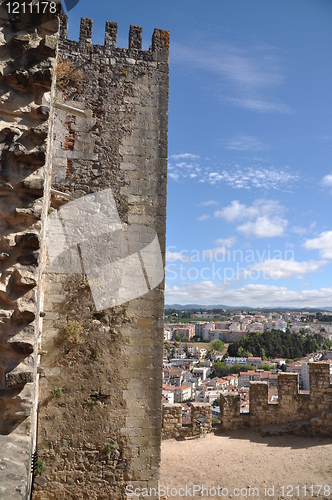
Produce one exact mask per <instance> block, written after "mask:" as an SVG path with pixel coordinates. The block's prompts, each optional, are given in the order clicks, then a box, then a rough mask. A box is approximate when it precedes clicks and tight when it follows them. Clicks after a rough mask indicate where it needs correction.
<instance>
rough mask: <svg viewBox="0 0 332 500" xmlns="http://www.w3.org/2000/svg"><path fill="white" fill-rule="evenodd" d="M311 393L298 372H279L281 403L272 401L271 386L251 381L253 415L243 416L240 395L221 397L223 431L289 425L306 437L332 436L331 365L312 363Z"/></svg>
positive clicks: (310, 371) (250, 411)
mask: <svg viewBox="0 0 332 500" xmlns="http://www.w3.org/2000/svg"><path fill="white" fill-rule="evenodd" d="M309 375H310V392H309V394H308V393H302V392H301V391H299V376H298V374H297V373H279V376H278V403H277V404H275V403H269V402H268V383H267V382H250V389H249V391H250V403H249V413H240V395H239V394H221V395H220V419H221V425H222V428H223V429H225V430H226V429H229V430H230V429H232V430H235V429H239V428H241V427H262V426H267V425H271V426H285V429H286V430H287V429H288V430H289V431H291V432H294V433H297V434H303V435H308V434H309V435H317V436H331V435H332V385H331V384H330V365H329V364H328V363H324V362H317V363H310V364H309Z"/></svg>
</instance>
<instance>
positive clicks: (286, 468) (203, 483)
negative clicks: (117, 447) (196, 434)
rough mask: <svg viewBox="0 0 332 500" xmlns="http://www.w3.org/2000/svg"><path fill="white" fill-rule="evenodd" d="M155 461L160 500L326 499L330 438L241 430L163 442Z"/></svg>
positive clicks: (330, 480) (330, 483) (330, 491)
mask: <svg viewBox="0 0 332 500" xmlns="http://www.w3.org/2000/svg"><path fill="white" fill-rule="evenodd" d="M161 457H162V458H161V478H160V487H161V493H165V494H164V496H162V498H163V499H166V498H167V499H170V498H174V499H181V498H191V497H196V498H232V499H236V498H240V499H244V498H263V499H268V498H269V499H275V500H277V499H291V500H297V499H300V500H304V499H305V500H308V499H311V498H319V499H321V500H324V499H329V500H332V439H326V438H303V437H297V436H291V435H286V436H274V437H271V436H269V437H262V436H261V434H259V433H258V432H255V431H251V430H250V431H249V430H243V431H242V430H241V431H236V432H233V433H227V434H224V435H214V434H208V435H206V436H205V437H201V438H196V439H188V440H185V441H175V440H168V441H163V442H162V447H161ZM193 485H196V486H195V488H194V487H193ZM320 485H321V486H320ZM167 486H168V491H167ZM186 486H187V490H186ZM181 487H182V488H183V489H180V488H181ZM203 487H204V488H205V490H203ZM218 487H219V489H218ZM162 488H164V491H163V490H162ZM254 488H255V489H254Z"/></svg>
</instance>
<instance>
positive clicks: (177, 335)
mask: <svg viewBox="0 0 332 500" xmlns="http://www.w3.org/2000/svg"><path fill="white" fill-rule="evenodd" d="M174 338H175V340H177V341H179V340H181V335H180V334H179V333H176V334H175V335H174Z"/></svg>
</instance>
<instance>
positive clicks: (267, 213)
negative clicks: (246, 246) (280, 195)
mask: <svg viewBox="0 0 332 500" xmlns="http://www.w3.org/2000/svg"><path fill="white" fill-rule="evenodd" d="M283 212H284V208H283V207H282V206H281V205H280V204H279V202H277V201H273V200H264V199H263V200H256V201H255V202H254V203H253V204H252V205H251V206H247V205H245V204H244V203H240V202H239V201H238V200H233V201H232V203H231V204H230V205H228V206H227V207H224V208H222V209H221V210H217V211H215V213H214V216H215V217H216V218H222V219H225V220H226V221H228V222H234V221H236V220H241V219H249V220H248V221H247V222H245V223H243V224H241V225H239V226H237V228H236V230H237V231H239V232H240V233H244V234H245V235H246V236H247V237H251V236H254V237H256V238H271V237H275V236H283V235H284V233H285V230H286V228H287V224H288V221H287V220H286V219H283V218H282V217H281V215H282V214H283ZM251 219H255V220H251Z"/></svg>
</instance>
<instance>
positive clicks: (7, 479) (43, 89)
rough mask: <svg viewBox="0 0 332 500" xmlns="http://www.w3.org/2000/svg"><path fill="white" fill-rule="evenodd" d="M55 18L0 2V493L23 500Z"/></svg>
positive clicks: (33, 398) (33, 400) (31, 436)
mask: <svg viewBox="0 0 332 500" xmlns="http://www.w3.org/2000/svg"><path fill="white" fill-rule="evenodd" d="M57 32H58V19H57V18H56V17H55V16H54V15H52V14H50V13H49V12H45V14H40V15H35V14H32V13H29V11H27V13H26V14H25V15H24V16H22V15H16V14H8V11H7V7H6V5H5V4H4V3H2V4H1V5H0V51H1V62H0V131H1V132H0V134H1V144H0V148H1V170H0V195H1V196H0V214H1V222H0V225H1V234H0V246H1V248H0V266H1V279H0V498H6V499H8V500H9V499H26V498H27V495H28V492H29V489H30V481H31V475H30V470H31V455H32V451H33V450H34V446H35V443H34V440H35V425H36V418H35V415H36V404H37V397H38V396H37V395H38V389H37V381H38V376H37V362H38V343H39V338H40V337H39V335H40V317H39V311H40V308H41V301H42V275H41V269H42V265H43V260H44V256H45V253H44V250H43V236H44V231H45V224H44V222H45V217H46V213H47V192H49V187H50V185H49V184H50V183H49V182H47V172H48V171H49V169H50V162H49V155H48V150H49V148H50V130H51V121H52V119H51V116H52V110H51V109H50V105H49V103H50V94H51V91H52V81H53V77H54V66H55V58H56V46H57Z"/></svg>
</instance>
